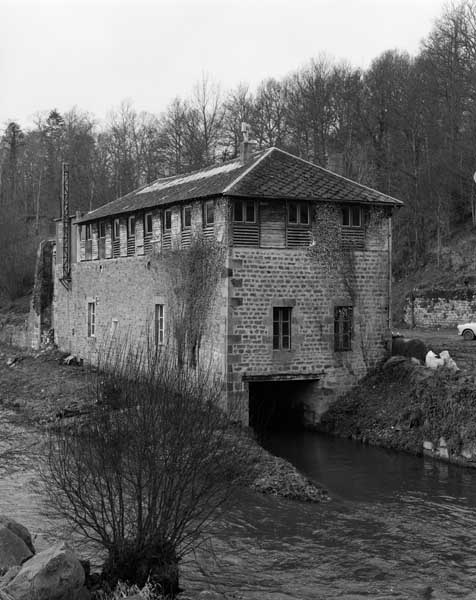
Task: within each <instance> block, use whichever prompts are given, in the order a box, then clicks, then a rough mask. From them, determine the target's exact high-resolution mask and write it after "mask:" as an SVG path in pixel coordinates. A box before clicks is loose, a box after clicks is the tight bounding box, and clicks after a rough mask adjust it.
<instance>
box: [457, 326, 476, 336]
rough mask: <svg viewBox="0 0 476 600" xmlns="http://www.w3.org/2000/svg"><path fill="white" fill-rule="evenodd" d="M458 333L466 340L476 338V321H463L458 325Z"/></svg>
mask: <svg viewBox="0 0 476 600" xmlns="http://www.w3.org/2000/svg"><path fill="white" fill-rule="evenodd" d="M457 329H458V335H462V336H463V339H465V340H474V338H476V323H463V324H462V325H458V326H457Z"/></svg>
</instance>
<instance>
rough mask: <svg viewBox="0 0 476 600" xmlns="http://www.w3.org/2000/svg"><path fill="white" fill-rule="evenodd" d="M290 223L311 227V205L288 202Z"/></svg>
mask: <svg viewBox="0 0 476 600" xmlns="http://www.w3.org/2000/svg"><path fill="white" fill-rule="evenodd" d="M288 223H291V224H292V225H309V204H308V203H307V202H288Z"/></svg>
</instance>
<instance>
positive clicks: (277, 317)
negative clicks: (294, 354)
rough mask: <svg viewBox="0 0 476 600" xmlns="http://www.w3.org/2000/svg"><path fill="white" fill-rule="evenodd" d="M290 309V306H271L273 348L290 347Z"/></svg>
mask: <svg viewBox="0 0 476 600" xmlns="http://www.w3.org/2000/svg"><path fill="white" fill-rule="evenodd" d="M291 311H292V308H290V307H282V306H279V307H274V308H273V350H290V349H291Z"/></svg>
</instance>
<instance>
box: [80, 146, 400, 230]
mask: <svg viewBox="0 0 476 600" xmlns="http://www.w3.org/2000/svg"><path fill="white" fill-rule="evenodd" d="M221 195H223V196H252V197H253V198H286V199H290V200H293V199H295V200H322V201H334V202H353V203H357V204H386V205H392V206H397V205H401V204H402V203H401V202H400V200H396V199H395V198H392V197H391V196H387V195H385V194H382V193H380V192H378V191H376V190H373V189H371V188H368V187H365V186H363V185H360V184H359V183H356V182H355V181H351V180H350V179H346V178H345V177H342V176H340V175H337V174H335V173H332V172H331V171H327V170H326V169H323V168H322V167H319V166H317V165H315V164H313V163H310V162H308V161H306V160H303V159H301V158H299V157H297V156H293V155H292V154H289V153H288V152H284V151H283V150H279V149H278V148H270V149H269V150H266V151H265V152H261V153H259V154H255V155H254V156H253V157H252V159H251V160H250V161H249V162H248V163H246V164H245V165H243V164H242V163H241V162H240V160H239V159H235V160H232V161H228V162H226V163H222V164H220V165H214V166H212V167H207V168H206V169H201V170H200V171H196V172H194V173H188V174H185V175H175V176H174V177H165V178H162V179H158V180H157V181H155V182H153V183H150V184H147V185H144V186H142V187H141V188H139V189H137V190H135V191H133V192H131V193H130V194H127V195H126V196H123V197H122V198H118V199H117V200H113V201H112V202H109V203H108V204H105V205H104V206H101V207H100V208H97V209H96V210H93V211H92V212H90V213H87V214H86V215H84V216H83V217H82V218H81V219H79V220H78V222H80V223H82V222H86V221H92V220H95V219H101V218H103V217H107V216H112V215H119V214H122V213H127V212H132V211H136V210H141V209H147V208H153V207H156V206H163V205H170V204H175V203H176V202H184V201H189V200H194V199H199V198H205V197H210V196H221Z"/></svg>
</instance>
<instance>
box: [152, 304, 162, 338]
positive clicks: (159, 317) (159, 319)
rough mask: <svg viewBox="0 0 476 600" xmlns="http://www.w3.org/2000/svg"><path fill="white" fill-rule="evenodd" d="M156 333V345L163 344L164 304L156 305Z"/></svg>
mask: <svg viewBox="0 0 476 600" xmlns="http://www.w3.org/2000/svg"><path fill="white" fill-rule="evenodd" d="M154 334H155V347H156V348H157V347H158V346H162V345H163V343H164V305H163V304H156V305H155V316H154Z"/></svg>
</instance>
